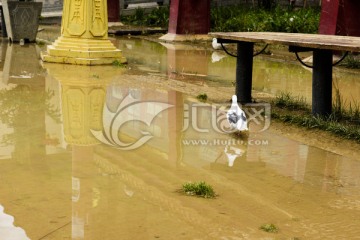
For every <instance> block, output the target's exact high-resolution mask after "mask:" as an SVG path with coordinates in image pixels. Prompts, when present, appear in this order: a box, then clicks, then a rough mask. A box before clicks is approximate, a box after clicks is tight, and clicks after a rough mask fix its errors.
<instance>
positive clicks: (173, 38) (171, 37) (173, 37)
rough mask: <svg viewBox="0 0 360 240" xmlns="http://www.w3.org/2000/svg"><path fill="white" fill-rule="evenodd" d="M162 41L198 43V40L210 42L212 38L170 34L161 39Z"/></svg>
mask: <svg viewBox="0 0 360 240" xmlns="http://www.w3.org/2000/svg"><path fill="white" fill-rule="evenodd" d="M159 39H160V40H164V41H169V42H172V41H174V42H176V41H179V42H181V41H183V42H184V41H196V40H210V39H211V37H210V36H209V35H207V34H174V33H168V34H165V35H164V36H162V37H160V38H159Z"/></svg>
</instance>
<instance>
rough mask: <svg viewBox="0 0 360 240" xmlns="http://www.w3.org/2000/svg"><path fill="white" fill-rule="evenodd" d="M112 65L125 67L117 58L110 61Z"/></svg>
mask: <svg viewBox="0 0 360 240" xmlns="http://www.w3.org/2000/svg"><path fill="white" fill-rule="evenodd" d="M112 65H113V66H116V67H122V68H124V67H125V64H123V63H121V62H120V61H119V60H115V61H113V62H112Z"/></svg>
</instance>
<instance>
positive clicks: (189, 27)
mask: <svg viewBox="0 0 360 240" xmlns="http://www.w3.org/2000/svg"><path fill="white" fill-rule="evenodd" d="M209 31H210V0H197V1H194V0H172V1H171V5H170V19H169V33H172V34H207V33H208V32H209Z"/></svg>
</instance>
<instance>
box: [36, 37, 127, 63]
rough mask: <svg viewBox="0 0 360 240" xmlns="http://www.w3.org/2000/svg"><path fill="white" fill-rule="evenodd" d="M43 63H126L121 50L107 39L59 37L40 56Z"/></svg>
mask: <svg viewBox="0 0 360 240" xmlns="http://www.w3.org/2000/svg"><path fill="white" fill-rule="evenodd" d="M41 59H42V60H43V61H44V62H52V63H68V64H77V65H104V64H112V63H113V62H114V61H119V62H121V63H126V58H125V57H123V56H122V53H121V50H119V49H116V48H115V46H114V45H113V44H112V43H111V42H110V40H108V39H85V38H69V37H63V36H61V37H59V38H58V39H57V40H56V41H55V42H54V43H53V44H52V45H49V46H48V47H47V54H43V53H42V54H41Z"/></svg>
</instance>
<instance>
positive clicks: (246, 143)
mask: <svg viewBox="0 0 360 240" xmlns="http://www.w3.org/2000/svg"><path fill="white" fill-rule="evenodd" d="M134 48H135V46H134ZM224 60H225V59H222V60H220V61H224ZM34 67H35V68H34V70H29V71H32V72H34V73H35V72H37V69H38V68H39V66H38V65H36V66H34ZM45 67H46V71H47V72H48V75H42V74H32V76H34V78H33V79H32V80H31V82H32V83H31V84H29V83H28V82H27V79H22V80H20V79H16V82H11V81H12V79H8V80H7V83H6V84H4V83H3V82H2V83H1V90H0V97H1V99H0V104H1V109H2V111H1V112H2V114H0V120H1V125H0V127H1V132H0V134H1V142H2V145H1V147H0V155H1V159H0V165H1V167H0V182H1V188H0V204H1V206H3V208H4V212H5V214H6V215H8V216H9V215H11V216H13V217H14V224H13V225H14V227H19V228H22V229H23V230H24V231H25V233H26V235H27V236H28V238H30V239H46V238H48V239H63V238H65V239H66V238H68V239H152V238H163V239H246V238H247V239H260V238H266V237H268V236H269V235H268V234H267V233H263V232H261V231H259V230H258V228H259V226H260V225H262V224H264V222H265V223H266V222H273V223H275V224H276V225H277V226H279V227H280V229H281V231H280V232H279V233H278V236H279V237H280V238H284V239H291V238H295V237H298V238H303V239H327V238H329V236H331V237H334V238H336V239H353V238H356V237H357V236H359V234H360V230H359V228H358V225H359V224H360V222H359V211H360V203H359V201H358V199H359V196H360V186H359V184H360V178H359V174H358V172H359V170H360V162H359V161H358V160H355V159H349V158H346V157H343V156H340V155H336V154H333V153H330V152H327V151H324V150H321V149H318V148H314V147H309V146H307V145H306V144H302V143H299V142H296V141H292V140H290V139H288V138H286V137H284V136H280V135H276V134H274V133H273V132H272V129H271V126H270V129H268V130H267V131H262V132H259V131H252V132H251V133H250V136H249V138H248V139H235V138H233V137H232V136H230V135H229V134H221V133H219V132H218V131H217V128H215V127H214V119H213V116H214V111H215V110H214V107H213V106H211V105H207V104H200V103H199V102H197V101H196V100H195V99H193V98H191V97H189V96H186V95H183V94H181V93H179V92H176V91H167V90H164V89H158V88H156V87H154V86H151V84H149V85H146V84H145V85H142V84H135V83H132V82H129V81H126V78H127V77H129V75H127V74H123V70H120V72H117V70H116V68H114V67H109V68H106V67H105V68H103V67H100V68H96V67H94V68H93V67H81V66H69V65H56V64H54V65H52V64H51V65H45ZM208 70H209V69H208ZM40 72H41V71H40ZM10 75H14V76H15V74H9V76H10ZM17 76H18V75H17ZM129 96H131V99H132V100H135V101H134V102H132V104H131V106H133V108H129V109H127V110H126V111H122V114H124V113H125V114H126V115H125V116H123V117H124V119H127V120H130V121H127V122H126V123H125V124H124V125H120V126H121V127H120V128H115V129H116V131H115V132H113V137H114V138H115V136H116V137H118V138H119V139H120V140H121V141H123V142H126V143H133V142H136V141H137V140H138V139H140V138H141V137H142V136H143V134H144V132H146V133H149V134H151V136H153V137H152V138H151V139H149V140H148V141H146V142H145V143H144V144H143V145H141V146H140V147H138V148H136V149H133V150H131V151H129V150H123V149H121V148H119V146H112V145H107V144H105V143H102V142H101V141H99V139H97V138H96V137H95V136H94V135H93V134H92V132H91V130H98V131H104V129H105V127H106V122H111V120H113V119H114V118H113V116H112V115H106V114H105V115H104V112H105V111H104V107H107V108H108V109H109V111H110V112H113V113H114V112H115V113H116V112H117V111H118V109H119V106H120V105H121V104H122V103H123V102H124V100H125V99H126V98H127V97H129ZM139 102H141V103H165V104H169V105H171V106H172V107H170V108H168V109H165V110H163V111H160V112H159V111H156V104H155V105H154V104H142V105H134V103H139ZM225 107H226V104H224V105H217V106H216V108H215V109H217V110H219V111H218V112H215V115H216V116H217V114H219V118H220V119H221V116H222V115H221V112H224V111H223V109H225ZM220 110H221V111H220ZM154 113H155V115H156V117H155V118H154V119H153V121H151V123H150V125H147V124H145V123H143V122H141V121H133V120H134V119H144V118H145V114H148V115H150V116H153V115H154ZM157 113H158V114H157ZM215 120H216V119H215ZM215 122H216V123H218V122H217V120H216V121H215ZM119 129H120V130H119ZM117 130H119V131H117ZM255 130H256V129H255ZM187 181H206V182H207V183H209V184H211V185H212V186H213V187H214V189H215V191H216V192H217V193H218V194H219V197H218V198H216V199H214V200H209V201H208V200H205V199H199V198H191V197H187V196H184V195H181V194H179V193H178V192H177V189H179V188H180V187H181V185H182V184H183V183H185V182H187ZM0 212H1V211H0ZM0 214H1V213H0ZM6 218H8V217H7V216H6ZM334 229H336V231H333V230H334ZM1 230H3V229H0V231H1Z"/></svg>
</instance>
